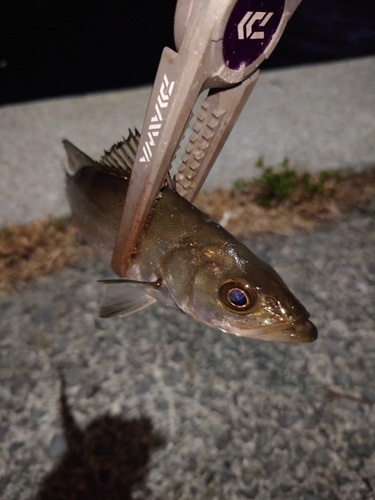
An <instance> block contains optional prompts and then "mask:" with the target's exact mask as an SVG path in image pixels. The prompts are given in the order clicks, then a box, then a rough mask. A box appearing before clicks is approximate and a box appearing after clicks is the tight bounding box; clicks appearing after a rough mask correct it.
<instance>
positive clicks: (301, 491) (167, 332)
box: [0, 213, 375, 500]
mask: <svg viewBox="0 0 375 500" xmlns="http://www.w3.org/2000/svg"><path fill="white" fill-rule="evenodd" d="M247 243H248V244H249V246H250V247H251V248H252V249H253V250H254V251H255V252H256V253H257V254H258V255H260V256H261V257H263V258H264V259H266V260H268V261H269V262H271V263H272V264H273V265H274V267H275V268H276V269H277V270H278V271H279V272H280V274H281V275H282V276H283V277H284V279H285V280H286V282H287V283H288V285H289V286H290V287H291V289H292V290H293V291H294V292H295V294H296V295H297V296H298V297H299V298H300V299H301V301H302V302H303V303H304V304H305V305H306V307H307V308H308V309H309V310H310V312H311V315H312V319H313V321H314V322H315V323H316V324H317V326H318V329H319V338H318V340H317V341H316V342H315V343H314V344H310V345H301V346H294V347H293V346H287V345H281V344H269V343H262V342H259V341H251V340H248V339H243V338H236V337H233V336H230V335H227V334H224V333H221V332H217V331H213V330H211V329H209V328H206V327H204V326H202V325H200V324H198V323H195V322H194V321H193V320H191V319H189V318H187V317H186V316H184V315H183V314H181V313H178V312H177V311H174V310H172V309H168V308H165V307H163V306H161V305H159V304H154V305H152V306H151V307H149V308H147V309H145V310H144V311H141V312H139V313H136V314H134V315H132V316H129V317H128V318H124V319H113V320H101V319H98V317H97V305H98V300H99V295H100V291H101V286H100V285H99V284H97V283H96V280H97V279H98V278H100V277H101V276H103V275H106V270H105V268H104V267H103V266H102V265H101V264H100V263H94V264H90V263H86V264H85V265H84V266H83V265H82V267H81V268H79V269H73V268H65V269H64V270H63V271H62V272H61V273H59V274H55V275H51V276H48V277H43V278H40V279H38V280H37V281H35V282H33V283H31V284H29V285H28V286H26V287H25V288H24V289H23V290H21V291H19V292H18V293H13V294H10V295H5V296H2V297H1V300H0V311H1V313H0V349H1V350H0V355H1V358H0V497H1V498H2V500H26V499H30V498H33V497H34V496H35V494H36V493H37V491H38V488H39V485H40V484H41V482H42V480H43V478H45V476H46V474H47V472H48V471H50V470H51V468H52V467H53V466H54V465H55V464H57V462H58V460H59V458H60V457H61V456H62V454H63V453H64V451H65V449H66V442H65V438H64V433H63V430H62V428H61V422H60V419H59V411H58V397H59V382H58V377H57V368H58V367H63V369H64V373H65V377H66V381H67V397H68V400H69V404H70V406H71V408H72V412H73V414H74V417H75V419H76V421H77V423H78V424H80V425H81V426H83V427H84V426H87V425H88V424H89V423H90V422H92V421H93V420H94V419H95V418H98V417H100V416H102V415H105V414H110V415H117V416H119V417H121V418H123V419H129V418H134V417H139V416H140V415H144V416H146V417H149V418H150V419H151V420H152V422H153V425H154V427H155V430H156V431H157V432H158V433H160V434H161V435H162V436H163V438H164V440H165V444H164V445H163V446H162V447H161V448H160V449H159V450H157V451H155V452H154V453H153V454H152V458H151V464H150V472H149V475H148V479H147V489H146V490H142V489H141V490H139V491H138V496H137V498H144V497H147V498H149V499H155V500H156V499H158V500H161V499H163V500H169V499H170V500H174V499H175V500H183V499H192V498H196V499H218V500H224V499H233V500H237V499H246V498H253V499H257V500H266V499H267V500H268V499H277V500H285V499H286V498H288V499H291V500H294V499H295V500H297V499H301V500H320V499H327V500H336V499H337V500H365V499H366V500H369V499H374V498H375V493H374V490H375V384H374V379H375V328H374V326H375V325H374V320H375V316H374V305H375V303H374V301H375V295H374V293H373V292H374V281H375V252H374V248H375V220H374V217H373V215H371V214H365V213H353V214H351V215H350V216H348V217H347V218H345V219H342V220H341V221H337V222H335V223H334V224H331V225H329V226H326V227H323V228H320V229H319V230H317V231H315V232H313V233H310V234H305V233H296V234H293V235H264V236H259V237H252V238H251V241H248V242H247ZM142 491H143V493H142ZM145 492H146V493H145ZM142 494H143V495H144V496H142Z"/></svg>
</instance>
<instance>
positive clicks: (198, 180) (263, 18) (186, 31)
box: [112, 0, 301, 276]
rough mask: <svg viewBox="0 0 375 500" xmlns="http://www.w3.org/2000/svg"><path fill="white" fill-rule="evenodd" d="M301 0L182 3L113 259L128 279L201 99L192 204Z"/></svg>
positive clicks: (183, 182) (191, 156)
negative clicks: (144, 229) (150, 216)
mask: <svg viewBox="0 0 375 500" xmlns="http://www.w3.org/2000/svg"><path fill="white" fill-rule="evenodd" d="M300 1H301V0H178V2H177V6H176V13H175V24H174V37H175V43H176V47H177V52H175V51H173V50H172V49H170V48H168V47H165V48H164V50H163V52H162V56H161V60H160V63H159V67H158V71H157V74H156V78H155V82H154V86H153V90H152V93H151V97H150V101H149V104H148V108H147V111H146V116H145V120H144V123H143V128H142V133H141V137H140V141H139V147H138V150H137V154H136V158H135V162H134V167H133V171H132V175H131V178H130V183H129V187H128V192H127V196H126V200H125V205H124V210H123V213H122V218H121V222H120V226H119V231H118V235H117V240H116V244H115V248H114V253H113V257H112V268H113V270H114V271H115V273H116V274H118V275H119V276H125V275H126V272H127V269H128V267H129V265H130V263H131V259H132V256H133V254H134V252H135V249H136V245H137V242H138V239H139V237H140V234H141V231H142V229H143V228H144V226H145V223H146V220H147V217H148V215H149V214H150V211H151V210H152V207H153V205H154V204H155V200H156V198H157V196H158V193H159V191H160V188H161V186H162V185H163V183H164V182H165V179H166V175H167V173H168V171H169V169H170V168H171V162H172V159H173V158H174V155H175V153H176V151H177V150H178V149H179V145H180V141H181V138H182V137H183V134H184V131H185V130H186V128H187V125H188V123H189V121H190V119H191V118H192V113H193V112H192V110H193V107H194V105H195V103H196V101H197V98H198V96H199V95H200V94H201V93H202V92H203V91H205V90H207V89H209V93H208V96H207V97H206V99H204V101H203V102H202V104H201V108H200V110H199V112H198V115H197V121H196V122H195V124H194V125H193V130H192V133H191V135H190V137H189V140H188V143H187V146H186V148H185V154H183V156H182V158H181V164H180V166H179V168H178V174H177V176H176V189H177V191H178V192H179V194H180V195H181V196H183V197H185V198H186V199H188V200H189V201H193V200H194V198H195V197H196V195H197V193H198V192H199V189H200V188H201V186H202V184H203V182H204V180H205V179H206V177H207V175H208V173H209V171H210V169H211V167H212V165H213V163H214V161H215V160H216V158H217V156H218V154H219V152H220V150H221V148H222V146H223V145H224V143H225V141H226V139H227V137H228V135H229V133H230V131H231V130H232V128H233V125H234V124H235V122H236V120H237V118H238V116H239V114H240V112H241V111H242V109H243V106H244V105H245V103H246V101H247V99H248V97H249V95H250V94H251V92H252V90H253V88H254V86H255V84H256V81H257V78H258V73H259V72H258V71H257V70H258V67H259V66H260V64H261V63H262V62H263V60H264V59H266V58H267V57H269V55H270V54H271V52H272V51H273V49H274V48H275V46H276V44H277V42H278V41H279V39H280V37H281V35H282V33H283V31H284V29H285V26H286V24H287V22H288V20H289V18H290V16H291V15H292V14H293V12H294V11H295V9H296V8H297V7H298V5H299V3H300Z"/></svg>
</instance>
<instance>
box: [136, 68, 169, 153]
mask: <svg viewBox="0 0 375 500" xmlns="http://www.w3.org/2000/svg"><path fill="white" fill-rule="evenodd" d="M175 83H176V82H169V80H168V77H167V75H164V77H163V81H162V82H161V85H160V89H159V94H158V97H157V99H156V104H155V114H154V115H153V116H152V117H151V122H150V123H149V125H148V129H147V136H148V140H147V141H146V142H145V143H144V145H143V146H142V152H143V156H142V157H141V158H140V159H139V161H140V162H142V163H146V162H149V161H150V160H151V158H152V154H153V150H152V149H151V148H153V147H154V146H155V138H156V137H158V135H159V132H160V129H161V126H162V122H163V120H164V118H163V114H162V110H167V108H168V106H169V104H170V98H171V96H172V93H173V88H174V85H175Z"/></svg>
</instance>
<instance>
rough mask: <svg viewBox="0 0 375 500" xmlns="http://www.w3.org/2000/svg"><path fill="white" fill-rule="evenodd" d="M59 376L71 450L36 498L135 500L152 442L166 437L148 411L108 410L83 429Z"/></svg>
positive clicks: (155, 442) (42, 485) (63, 420)
mask: <svg viewBox="0 0 375 500" xmlns="http://www.w3.org/2000/svg"><path fill="white" fill-rule="evenodd" d="M60 378H61V395H60V412H61V419H62V424H63V429H64V433H65V438H66V441H67V451H66V452H65V454H64V455H63V456H62V458H61V459H60V462H59V463H58V464H57V465H56V467H55V468H54V469H53V470H52V471H51V472H50V473H49V474H48V475H47V476H46V477H45V478H44V480H43V481H42V483H41V485H40V487H39V491H38V494H37V496H36V499H37V500H52V499H53V500H99V499H100V500H103V499H105V500H120V499H121V500H131V499H132V489H133V487H134V486H135V485H137V484H142V483H144V480H145V477H146V474H147V464H148V461H149V457H150V452H151V450H152V449H153V448H156V447H158V446H161V445H162V444H163V440H162V439H161V437H160V436H159V435H158V434H156V433H155V432H154V430H153V426H152V422H151V420H150V419H149V418H147V417H142V418H139V419H132V420H125V419H123V418H121V417H117V416H109V415H105V416H102V417H99V418H96V419H95V420H93V421H92V422H91V423H90V424H89V425H88V426H87V427H86V428H85V429H84V430H82V429H81V428H80V427H79V426H78V425H77V424H76V422H75V420H74V417H73V415H72V413H71V409H70V407H69V405H68V402H67V398H66V384H65V379H64V377H63V376H60Z"/></svg>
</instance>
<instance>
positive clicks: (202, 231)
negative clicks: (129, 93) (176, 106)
mask: <svg viewBox="0 0 375 500" xmlns="http://www.w3.org/2000/svg"><path fill="white" fill-rule="evenodd" d="M138 143H139V133H138V132H137V131H135V133H133V132H130V133H129V136H128V138H127V139H124V140H123V141H122V142H120V143H117V144H115V145H114V146H113V147H112V148H111V150H110V151H109V152H106V153H105V155H104V156H103V157H102V158H101V160H100V161H94V160H92V159H91V158H89V157H88V156H87V155H86V154H84V153H83V152H81V151H80V150H79V149H77V148H76V147H75V146H73V144H71V143H70V142H69V141H66V140H64V146H65V149H66V152H67V155H68V164H69V169H68V171H67V179H66V189H67V196H68V199H69V203H70V206H71V209H72V213H73V216H74V219H75V221H76V222H77V223H78V226H79V228H80V230H81V232H82V234H83V236H84V238H85V239H86V241H87V243H88V244H89V245H90V246H92V247H93V249H94V250H95V251H96V252H97V253H98V254H99V255H100V256H101V258H102V259H103V260H104V261H105V262H107V263H108V264H109V265H110V263H111V258H112V252H113V248H114V245H115V240H116V236H117V231H118V228H119V223H120V218H121V214H122V210H123V206H124V202H125V197H126V192H127V188H128V184H129V178H130V175H131V169H132V166H133V164H134V159H135V155H136V151H137V148H138ZM104 281H105V282H106V283H108V284H109V285H108V287H107V290H106V295H105V297H104V300H103V303H102V305H101V308H100V316H102V317H105V318H107V317H110V316H116V315H122V316H125V315H127V314H130V313H132V312H134V311H138V310H139V309H142V308H143V307H146V306H148V305H149V304H152V303H153V302H155V301H156V300H160V301H162V302H164V303H166V304H168V305H170V306H174V307H177V308H178V309H180V310H182V311H184V312H185V313H186V314H188V315H189V316H191V317H193V318H194V319H196V320H197V321H200V322H202V323H205V324H206V325H208V326H210V327H213V328H217V329H219V330H222V331H224V332H227V333H232V334H235V335H238V336H242V337H249V338H254V339H261V340H269V341H277V342H287V343H299V342H312V341H314V340H315V339H316V338H317V329H316V327H315V326H314V325H313V324H312V323H311V322H310V321H309V320H308V318H309V313H308V312H307V311H306V309H305V308H304V307H303V305H302V304H301V303H300V302H299V301H298V300H297V299H296V298H295V297H294V295H293V294H292V293H291V292H290V290H289V289H288V288H287V286H286V285H285V283H284V282H283V281H282V279H281V278H280V276H279V275H278V274H277V273H276V271H275V270H274V269H273V268H272V267H271V266H269V265H268V264H266V263H265V262H263V261H262V260H260V259H259V258H258V257H257V256H256V255H255V254H254V253H252V252H251V251H250V250H249V249H248V248H247V247H246V246H244V245H243V244H242V243H240V242H239V241H237V240H236V239H235V238H234V237H233V236H232V235H231V234H230V233H228V232H227V231H226V230H225V229H224V228H223V227H221V226H220V225H219V224H217V222H215V221H214V220H213V219H211V218H210V217H209V216H208V215H207V214H205V213H203V212H201V211H200V210H198V209H197V208H196V207H195V206H194V205H192V204H191V203H189V202H188V201H186V200H185V199H184V198H182V197H181V196H180V195H179V194H178V193H177V192H176V191H175V190H174V189H173V183H171V182H169V183H166V185H165V186H164V187H163V188H162V190H161V196H160V198H159V199H158V200H157V202H156V204H155V206H154V209H153V211H152V213H151V214H150V216H149V218H148V221H147V224H146V227H145V228H144V230H143V232H142V235H141V238H140V240H139V243H138V245H137V248H136V251H135V255H134V258H133V260H132V264H131V267H130V269H129V270H128V273H127V279H118V280H104Z"/></svg>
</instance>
